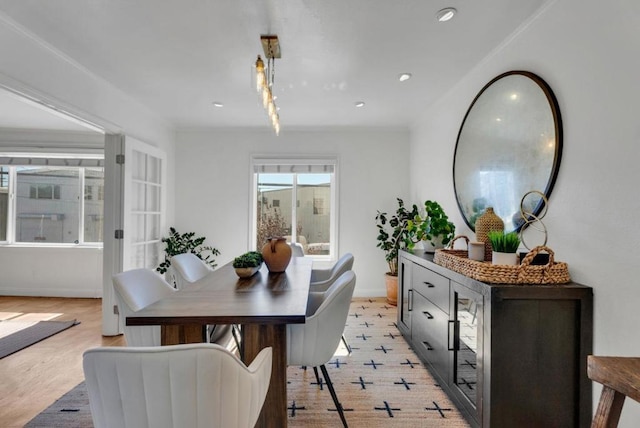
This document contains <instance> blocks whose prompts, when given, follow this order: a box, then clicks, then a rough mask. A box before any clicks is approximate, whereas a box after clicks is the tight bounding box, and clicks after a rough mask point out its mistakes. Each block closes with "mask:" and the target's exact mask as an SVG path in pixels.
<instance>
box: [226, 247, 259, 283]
mask: <svg viewBox="0 0 640 428" xmlns="http://www.w3.org/2000/svg"><path fill="white" fill-rule="evenodd" d="M262 261H263V260H262V254H260V252H258V251H249V252H247V253H244V254H242V255H240V256H238V257H236V258H235V259H233V268H234V269H235V270H236V274H237V275H238V276H239V277H240V278H248V277H250V276H252V275H253V274H255V273H256V272H258V271H259V270H260V267H261V266H262Z"/></svg>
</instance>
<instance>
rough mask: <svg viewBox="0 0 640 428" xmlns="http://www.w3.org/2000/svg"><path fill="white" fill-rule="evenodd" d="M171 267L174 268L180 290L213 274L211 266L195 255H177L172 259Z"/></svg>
mask: <svg viewBox="0 0 640 428" xmlns="http://www.w3.org/2000/svg"><path fill="white" fill-rule="evenodd" d="M170 267H172V268H173V275H174V278H175V279H174V281H175V285H176V288H177V289H178V290H182V289H183V288H184V286H185V285H187V284H191V283H194V282H196V281H197V280H199V279H200V278H203V277H205V276H207V275H208V274H209V273H211V272H213V269H211V267H210V266H209V265H207V264H206V263H205V262H204V261H203V260H202V259H200V258H199V257H198V256H196V255H195V254H193V253H183V254H176V255H175V256H173V257H171V266H170Z"/></svg>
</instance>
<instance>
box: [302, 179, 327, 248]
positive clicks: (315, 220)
mask: <svg viewBox="0 0 640 428" xmlns="http://www.w3.org/2000/svg"><path fill="white" fill-rule="evenodd" d="M297 178H298V186H297V199H298V201H297V203H296V224H297V227H296V232H297V235H296V236H297V240H298V242H300V243H301V244H302V246H303V248H304V250H305V254H310V255H328V254H329V250H330V248H331V242H330V240H331V238H330V237H331V209H332V207H331V175H330V174H298V175H297Z"/></svg>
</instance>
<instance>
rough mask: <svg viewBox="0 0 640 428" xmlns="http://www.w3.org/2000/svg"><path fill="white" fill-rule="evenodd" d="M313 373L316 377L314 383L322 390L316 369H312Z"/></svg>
mask: <svg viewBox="0 0 640 428" xmlns="http://www.w3.org/2000/svg"><path fill="white" fill-rule="evenodd" d="M313 373H314V374H315V375H316V382H317V383H318V386H319V387H320V389H322V382H320V376H319V375H318V368H317V367H314V368H313Z"/></svg>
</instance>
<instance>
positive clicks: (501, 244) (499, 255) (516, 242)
mask: <svg viewBox="0 0 640 428" xmlns="http://www.w3.org/2000/svg"><path fill="white" fill-rule="evenodd" d="M487 237H488V238H489V242H491V248H492V250H493V252H492V253H491V263H492V264H494V265H517V264H518V255H517V254H516V251H518V247H519V246H520V237H519V236H518V233H517V232H509V233H504V232H501V231H497V230H492V231H489V232H488V233H487Z"/></svg>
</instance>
